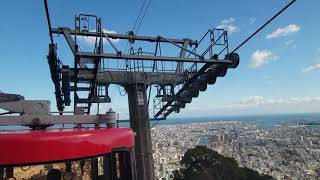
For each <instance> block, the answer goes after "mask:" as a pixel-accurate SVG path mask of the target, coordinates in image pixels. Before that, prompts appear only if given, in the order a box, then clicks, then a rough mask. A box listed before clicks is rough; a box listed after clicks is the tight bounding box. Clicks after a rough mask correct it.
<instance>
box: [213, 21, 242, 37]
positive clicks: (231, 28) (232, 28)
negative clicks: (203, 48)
mask: <svg viewBox="0 0 320 180" xmlns="http://www.w3.org/2000/svg"><path fill="white" fill-rule="evenodd" d="M235 21H236V20H235V19H234V18H233V17H230V18H229V19H224V20H222V21H221V22H220V24H219V25H218V26H217V27H216V28H218V29H225V30H227V31H228V33H230V34H232V33H234V32H238V31H239V28H238V27H237V26H236V25H235V24H234V23H235Z"/></svg>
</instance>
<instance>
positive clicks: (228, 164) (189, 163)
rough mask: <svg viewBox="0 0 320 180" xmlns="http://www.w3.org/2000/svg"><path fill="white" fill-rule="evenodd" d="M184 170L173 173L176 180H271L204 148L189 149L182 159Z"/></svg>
mask: <svg viewBox="0 0 320 180" xmlns="http://www.w3.org/2000/svg"><path fill="white" fill-rule="evenodd" d="M180 164H181V165H182V168H181V169H180V170H176V171H174V172H173V174H174V180H212V179H214V180H270V179H273V178H272V177H271V176H268V175H260V174H259V173H258V172H257V171H254V170H252V169H249V168H241V167H239V166H238V163H237V162H236V161H235V160H234V159H233V158H229V157H224V156H222V155H220V154H218V153H217V152H216V151H214V150H212V149H209V148H207V147H204V146H197V147H195V148H193V149H189V150H188V151H187V152H186V153H185V154H184V157H183V158H182V160H181V162H180Z"/></svg>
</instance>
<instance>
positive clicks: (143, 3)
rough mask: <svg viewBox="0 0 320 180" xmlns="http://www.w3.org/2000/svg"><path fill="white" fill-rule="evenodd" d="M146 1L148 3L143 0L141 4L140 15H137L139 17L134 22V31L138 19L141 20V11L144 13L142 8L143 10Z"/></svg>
mask: <svg viewBox="0 0 320 180" xmlns="http://www.w3.org/2000/svg"><path fill="white" fill-rule="evenodd" d="M145 3H146V0H143V2H142V6H141V8H140V11H139V14H138V16H137V19H136V21H135V23H134V25H133V27H132V31H133V30H134V29H135V28H136V25H137V23H138V20H139V18H140V16H141V13H142V10H143V7H144V5H145Z"/></svg>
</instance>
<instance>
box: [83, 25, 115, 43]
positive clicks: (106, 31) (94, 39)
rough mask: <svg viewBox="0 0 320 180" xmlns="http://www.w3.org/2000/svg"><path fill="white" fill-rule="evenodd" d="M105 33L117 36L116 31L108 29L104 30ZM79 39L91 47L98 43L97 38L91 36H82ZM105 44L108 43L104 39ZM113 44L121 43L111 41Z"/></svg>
mask: <svg viewBox="0 0 320 180" xmlns="http://www.w3.org/2000/svg"><path fill="white" fill-rule="evenodd" d="M92 31H94V30H92ZM103 32H105V33H110V34H116V33H117V32H116V31H113V30H108V29H103ZM79 39H80V40H81V41H83V42H85V43H86V44H88V45H90V46H93V45H95V43H96V37H92V36H89V37H86V36H80V37H79ZM103 42H104V44H106V43H108V41H107V39H103ZM111 42H113V43H117V42H119V39H111Z"/></svg>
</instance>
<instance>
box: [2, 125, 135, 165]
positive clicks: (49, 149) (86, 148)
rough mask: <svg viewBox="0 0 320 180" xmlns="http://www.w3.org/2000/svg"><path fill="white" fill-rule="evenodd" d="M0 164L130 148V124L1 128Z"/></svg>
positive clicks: (131, 141)
mask: <svg viewBox="0 0 320 180" xmlns="http://www.w3.org/2000/svg"><path fill="white" fill-rule="evenodd" d="M0 146H1V148H0V166H2V165H13V164H14V165H17V164H29V163H30V164H31V163H41V162H50V161H60V160H66V159H79V158H83V157H90V156H95V155H101V154H106V153H109V152H111V150H112V149H113V148H121V147H126V148H131V147H133V146H134V135H133V132H132V130H131V129H129V128H112V129H57V130H24V131H2V132H1V131H0Z"/></svg>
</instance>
